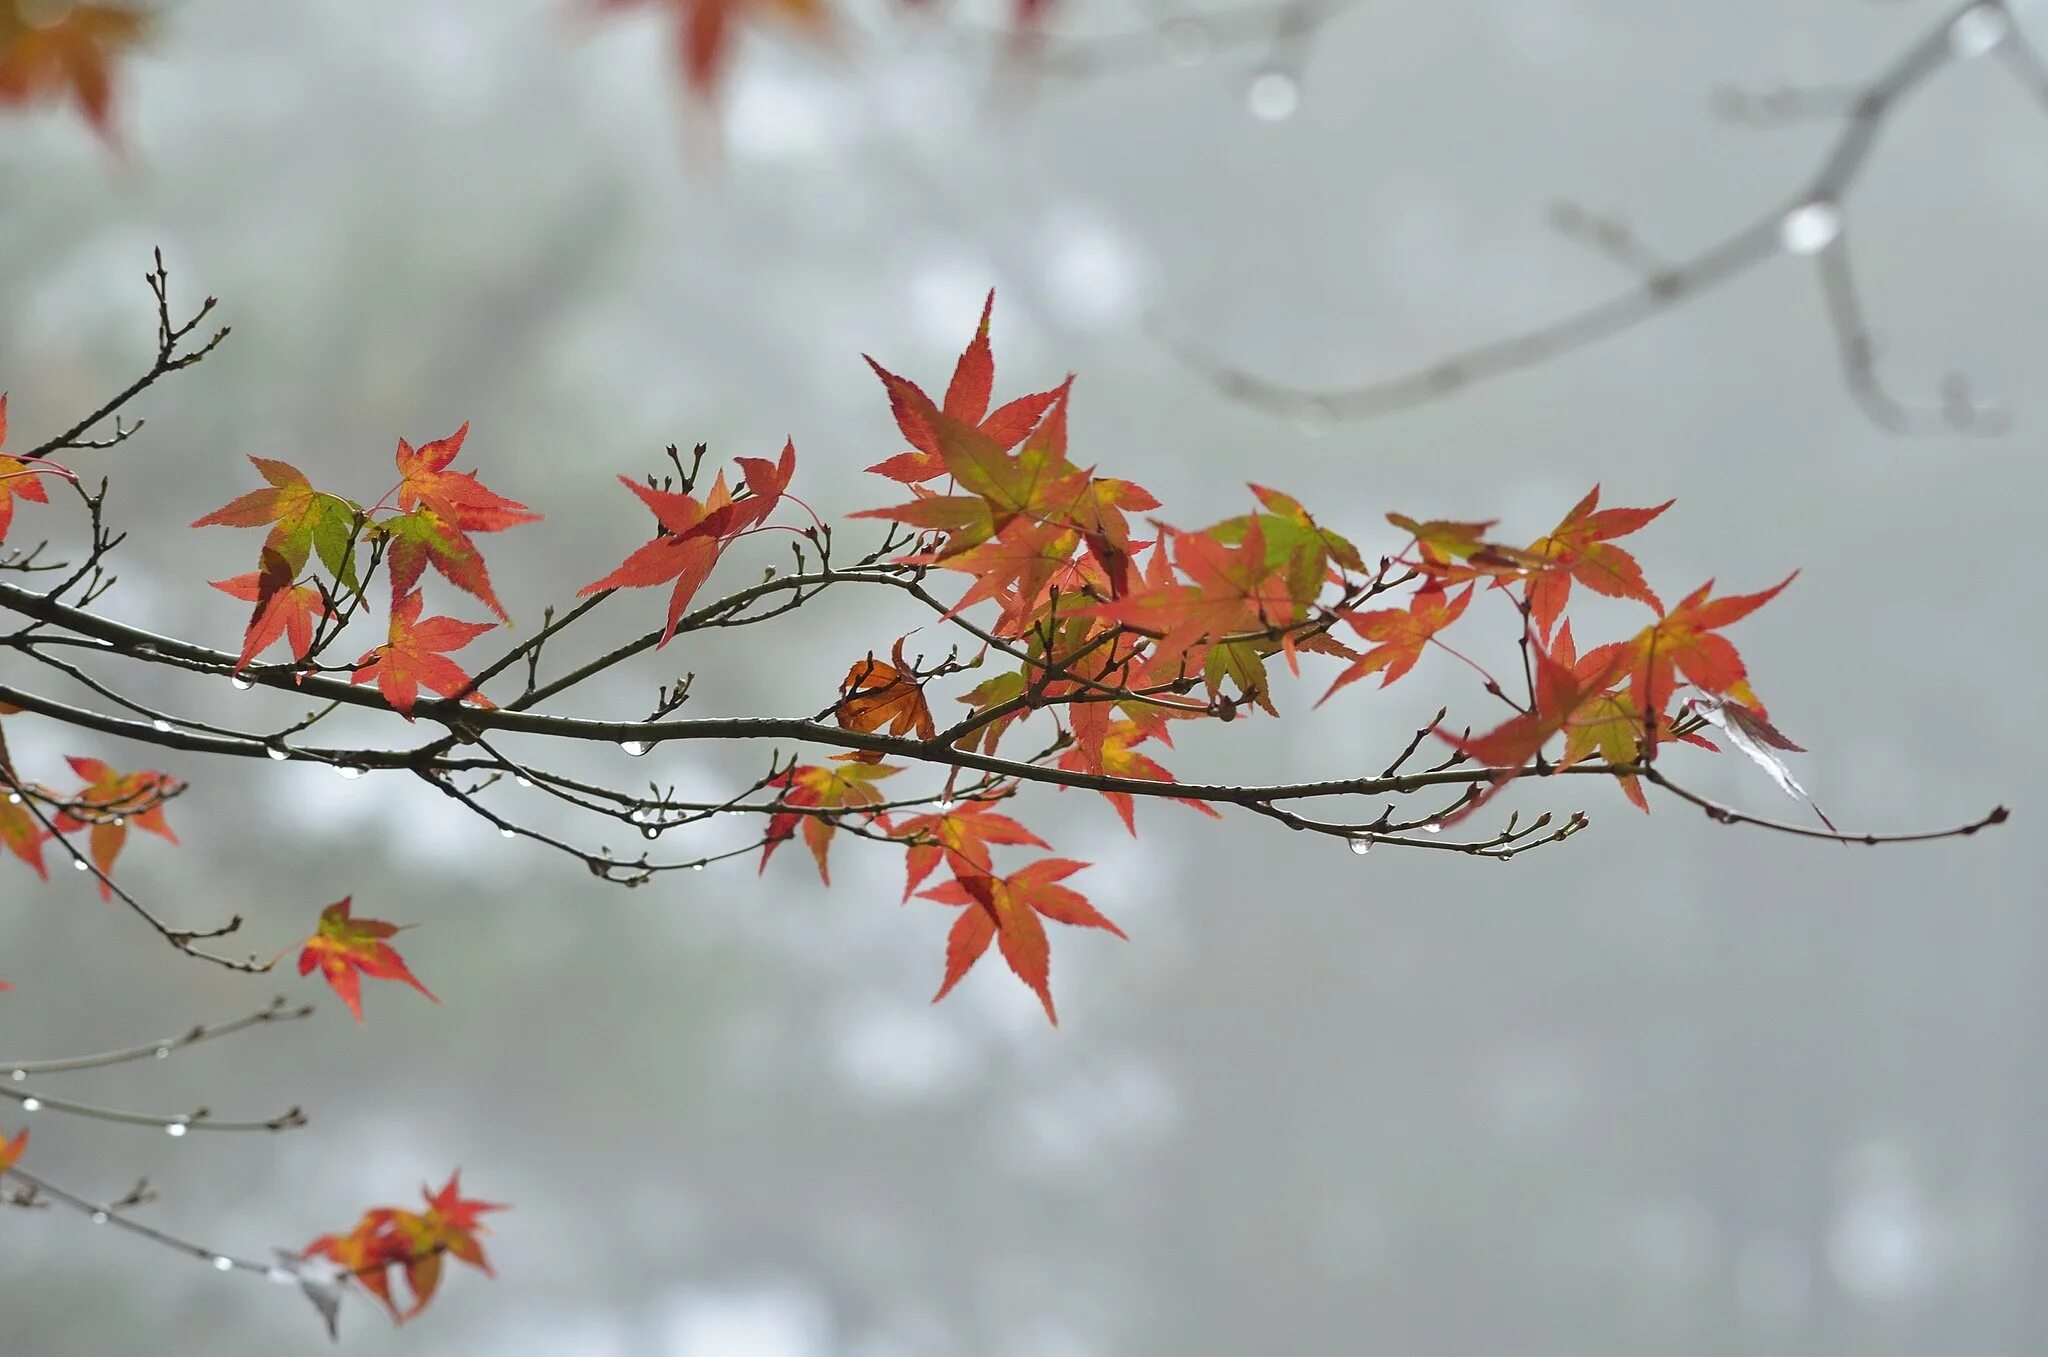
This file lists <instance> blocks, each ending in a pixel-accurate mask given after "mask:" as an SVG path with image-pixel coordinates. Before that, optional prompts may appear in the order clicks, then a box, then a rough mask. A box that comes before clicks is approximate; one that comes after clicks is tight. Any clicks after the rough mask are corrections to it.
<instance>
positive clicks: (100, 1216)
mask: <svg viewBox="0 0 2048 1357" xmlns="http://www.w3.org/2000/svg"><path fill="white" fill-rule="evenodd" d="M92 1223H93V1224H95V1225H104V1224H106V1223H107V1213H106V1212H104V1211H95V1212H93V1213H92Z"/></svg>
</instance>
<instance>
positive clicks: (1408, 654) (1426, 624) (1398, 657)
mask: <svg viewBox="0 0 2048 1357" xmlns="http://www.w3.org/2000/svg"><path fill="white" fill-rule="evenodd" d="M1472 588H1473V586H1471V585H1469V584H1468V585H1466V586H1465V588H1464V589H1463V590H1462V591H1460V592H1459V593H1458V594H1457V595H1456V596H1455V597H1451V596H1447V595H1446V594H1445V592H1444V590H1442V589H1440V588H1429V589H1418V590H1417V591H1416V593H1415V597H1414V598H1412V599H1410V600H1409V601H1408V606H1407V607H1405V608H1380V609H1376V610H1374V611H1372V612H1364V613H1345V614H1344V615H1343V616H1344V620H1345V622H1347V623H1349V624H1350V626H1351V629H1352V630H1353V631H1355V632H1357V633H1358V634H1359V635H1360V636H1362V637H1364V638H1365V639H1366V640H1368V641H1377V642H1379V644H1378V645H1376V646H1374V647H1373V648H1372V649H1371V650H1368V651H1366V652H1365V654H1363V655H1361V656H1359V658H1358V659H1357V660H1356V661H1355V662H1353V663H1352V665H1351V666H1350V667H1349V668H1348V669H1346V670H1345V671H1344V672H1343V673H1341V674H1339V675H1337V681H1336V682H1335V683H1332V684H1331V685H1330V691H1329V692H1327V693H1324V694H1323V696H1322V699H1321V700H1320V701H1319V702H1317V704H1316V705H1317V706H1321V705H1322V703H1324V702H1328V701H1329V700H1330V698H1331V697H1332V696H1333V695H1334V694H1335V693H1336V691H1337V690H1338V689H1339V688H1342V687H1344V686H1345V685H1346V684H1349V683H1355V682H1357V681H1358V680H1359V679H1362V678H1364V677H1365V676H1366V675H1367V674H1373V673H1377V674H1379V675H1380V687H1382V688H1384V687H1386V686H1387V685H1388V684H1390V683H1392V682H1393V681H1394V680H1395V679H1397V678H1399V677H1401V675H1403V674H1405V673H1407V672H1408V671H1409V670H1410V669H1413V668H1414V667H1415V662H1416V661H1417V660H1419V659H1421V658H1422V652H1423V649H1424V648H1425V647H1426V646H1428V645H1429V643H1430V642H1431V641H1433V640H1435V639H1436V634H1437V633H1438V632H1440V631H1442V630H1443V629H1444V628H1445V627H1448V626H1449V625H1451V623H1453V622H1455V621H1457V620H1458V619H1459V617H1461V616H1463V615H1464V612H1465V605H1466V604H1468V603H1470V602H1471V601H1472Z"/></svg>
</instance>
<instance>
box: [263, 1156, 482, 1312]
mask: <svg viewBox="0 0 2048 1357" xmlns="http://www.w3.org/2000/svg"><path fill="white" fill-rule="evenodd" d="M461 1179H462V1174H461V1172H460V1171H459V1170H458V1171H457V1172H455V1173H453V1174H451V1175H449V1178H448V1182H447V1184H446V1185H445V1186H444V1187H442V1188H441V1190H440V1191H438V1192H430V1191H428V1190H427V1189H426V1188H421V1189H420V1195H421V1196H422V1197H423V1198H425V1203H426V1209H425V1210H422V1211H409V1210H406V1209H405V1208H403V1207H396V1206H379V1207H373V1208H372V1209H370V1210H368V1211H365V1212H363V1215H362V1219H360V1220H358V1221H357V1222H356V1224H355V1228H354V1229H352V1230H350V1231H348V1233H346V1234H328V1235H322V1236H320V1237H319V1238H318V1239H316V1240H314V1241H313V1242H312V1243H311V1244H308V1245H307V1246H306V1248H305V1251H304V1254H303V1256H304V1257H307V1258H325V1259H327V1260H329V1261H330V1262H332V1263H333V1264H335V1266H337V1267H339V1268H341V1269H342V1270H343V1271H344V1273H345V1274H346V1275H347V1276H348V1277H350V1278H351V1279H353V1280H354V1281H355V1282H356V1283H357V1284H359V1285H360V1286H361V1287H362V1288H363V1289H364V1290H365V1291H368V1292H369V1293H370V1294H371V1295H372V1296H375V1297H376V1298H377V1299H378V1300H379V1301H380V1302H382V1303H383V1305H384V1308H385V1309H386V1310H387V1311H388V1312H389V1313H390V1315H391V1318H392V1321H393V1322H394V1323H400V1324H402V1323H404V1322H405V1321H406V1320H408V1319H411V1318H412V1317H413V1316H415V1315H417V1314H418V1313H419V1312H420V1311H422V1310H424V1309H426V1308H427V1305H428V1303H429V1302H430V1301H432V1300H433V1299H434V1293H435V1292H436V1291H437V1290H438V1289H439V1288H440V1285H441V1271H442V1259H443V1258H444V1257H452V1258H455V1259H457V1260H458V1261H460V1262H464V1263H467V1264H469V1265H470V1266H471V1267H473V1268H476V1269H478V1270H479V1271H481V1272H483V1273H484V1275H485V1276H495V1275H496V1274H495V1273H493V1272H492V1271H491V1264H490V1260H488V1259H487V1258H485V1257H484V1249H483V1245H482V1244H481V1243H480V1242H479V1241H478V1239H477V1236H478V1235H479V1234H483V1233H486V1232H487V1230H486V1227H485V1226H484V1225H483V1223H482V1219H481V1218H482V1217H483V1216H484V1214H485V1213H487V1212H490V1211H504V1210H508V1209H509V1208H508V1207H506V1206H504V1205H502V1204H499V1203H496V1202H486V1201H474V1200H471V1199H469V1198H466V1197H464V1196H463V1195H462V1185H461ZM400 1279H402V1280H403V1281H404V1283H405V1286H406V1289H407V1290H408V1291H410V1292H411V1301H410V1303H409V1304H406V1305H405V1306H403V1307H402V1308H401V1306H400V1304H399V1299H398V1295H397V1293H396V1291H395V1289H394V1288H395V1284H396V1282H397V1281H398V1280H400Z"/></svg>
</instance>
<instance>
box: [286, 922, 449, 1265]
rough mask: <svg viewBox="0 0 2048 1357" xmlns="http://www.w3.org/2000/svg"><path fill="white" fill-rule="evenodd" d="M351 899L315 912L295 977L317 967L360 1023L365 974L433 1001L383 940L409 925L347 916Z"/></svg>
mask: <svg viewBox="0 0 2048 1357" xmlns="http://www.w3.org/2000/svg"><path fill="white" fill-rule="evenodd" d="M353 899H354V897H353V896H345V897H343V898H342V899H340V900H337V901H336V902H335V903H333V904H331V905H329V906H328V907H327V908H325V909H323V910H321V911H320V923H319V926H318V927H317V928H315V929H314V931H313V936H312V937H310V938H307V939H306V941H305V944H304V945H303V946H302V947H301V948H300V951H299V974H300V975H311V974H312V973H313V968H314V967H315V966H318V967H319V968H320V974H321V975H322V976H323V977H325V978H326V981H327V983H328V984H329V985H330V986H332V987H333V989H334V992H335V993H336V994H338V995H340V996H341V1001H342V1002H343V1003H344V1004H347V1005H348V1011H349V1012H350V1013H353V1014H354V1015H355V1019H356V1021H357V1022H361V1021H362V1020H363V1001H362V977H363V976H366V975H367V976H369V977H370V978H371V979H372V980H397V981H402V982H403V983H405V984H408V985H411V986H412V987H413V988H414V989H416V990H418V991H419V992H420V993H421V994H424V995H426V996H427V997H428V998H429V999H434V995H433V991H431V990H429V989H428V988H427V987H426V986H425V985H422V984H421V983H420V982H419V980H418V979H417V978H416V977H415V976H414V975H413V973H412V972H411V971H410V970H408V969H406V965H405V958H403V957H401V956H400V955H399V954H398V952H397V950H396V949H395V948H393V947H392V946H391V944H390V943H388V942H386V941H385V939H386V938H388V937H391V936H392V935H393V934H395V933H400V932H403V931H404V930H405V929H407V928H410V927H412V925H411V924H393V923H386V922H384V921H383V920H382V919H356V918H351V917H350V916H349V906H350V903H351V902H352V901H353ZM434 1002H435V1003H437V1004H438V1003H440V1002H441V1001H440V1000H439V999H434ZM336 1261H337V1262H340V1261H342V1260H340V1259H336Z"/></svg>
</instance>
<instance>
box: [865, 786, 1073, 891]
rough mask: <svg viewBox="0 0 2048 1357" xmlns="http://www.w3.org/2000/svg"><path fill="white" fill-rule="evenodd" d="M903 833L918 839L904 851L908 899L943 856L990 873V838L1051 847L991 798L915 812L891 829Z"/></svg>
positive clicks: (1005, 841) (969, 868)
mask: <svg viewBox="0 0 2048 1357" xmlns="http://www.w3.org/2000/svg"><path fill="white" fill-rule="evenodd" d="M891 833H893V834H894V835H895V836H896V837H897V838H899V839H905V840H916V839H922V840H924V842H913V843H911V844H910V847H909V850H908V851H907V852H906V853H905V854H904V882H903V898H904V899H905V900H908V899H909V898H910V897H911V895H912V893H914V892H915V891H916V890H917V888H918V887H919V886H921V885H923V884H924V880H925V878H926V877H928V876H930V875H931V874H932V871H933V869H934V868H936V867H937V866H938V865H939V863H940V862H941V861H955V862H959V863H964V864H966V870H968V871H970V872H971V871H974V870H979V871H981V872H983V873H987V872H988V871H989V870H990V866H989V851H988V846H989V845H990V844H1028V845H1030V846H1031V847H1033V848H1048V849H1049V848H1050V847H1051V845H1050V844H1048V843H1046V842H1045V840H1043V839H1041V838H1039V837H1038V836H1037V835H1036V834H1033V833H1032V832H1031V831H1030V830H1028V829H1026V828H1025V827H1024V826H1023V825H1020V824H1018V823H1017V822H1016V821H1015V820H1013V819H1011V818H1010V817H1009V816H1007V815H1004V814H1001V813H1000V812H998V811H997V810H996V808H995V803H994V802H990V801H965V802H961V803H959V804H956V805H952V806H948V807H946V808H945V809H942V810H939V811H936V812H933V813H931V814H927V815H912V816H908V817H906V818H904V819H901V820H898V821H896V822H895V824H894V826H893V827H892V829H891Z"/></svg>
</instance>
